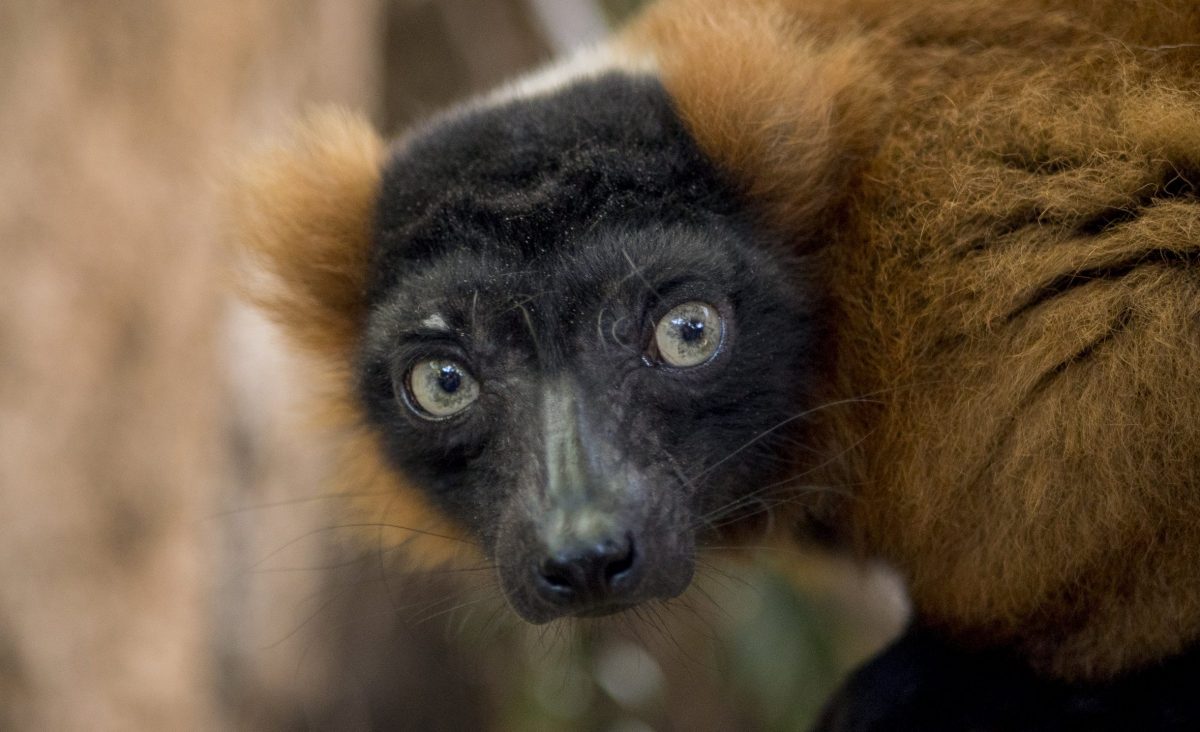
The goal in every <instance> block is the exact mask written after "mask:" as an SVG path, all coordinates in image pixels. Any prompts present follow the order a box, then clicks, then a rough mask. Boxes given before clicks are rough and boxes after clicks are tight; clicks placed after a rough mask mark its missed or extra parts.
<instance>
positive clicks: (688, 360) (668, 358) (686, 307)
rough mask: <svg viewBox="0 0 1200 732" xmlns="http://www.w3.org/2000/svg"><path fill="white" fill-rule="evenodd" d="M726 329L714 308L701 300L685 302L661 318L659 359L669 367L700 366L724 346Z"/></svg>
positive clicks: (656, 333) (657, 340) (656, 342)
mask: <svg viewBox="0 0 1200 732" xmlns="http://www.w3.org/2000/svg"><path fill="white" fill-rule="evenodd" d="M724 330H725V326H724V323H722V321H721V316H720V314H719V313H718V312H717V309H716V308H715V307H713V306H712V305H709V304H708V303H705V302H700V301H698V300H694V301H691V302H685V303H683V304H682V305H677V306H675V307H674V308H672V309H671V311H670V312H668V313H667V314H666V315H664V316H663V317H662V320H659V321H658V325H657V326H655V328H654V347H655V350H656V351H657V352H658V353H657V355H658V357H659V359H661V360H662V361H663V362H665V363H667V364H668V365H670V366H675V367H677V368H689V367H692V366H699V365H700V364H702V363H705V362H706V361H708V360H709V359H711V358H712V357H713V356H714V355H715V354H716V352H717V349H718V348H720V347H721V339H722V336H723V335H724Z"/></svg>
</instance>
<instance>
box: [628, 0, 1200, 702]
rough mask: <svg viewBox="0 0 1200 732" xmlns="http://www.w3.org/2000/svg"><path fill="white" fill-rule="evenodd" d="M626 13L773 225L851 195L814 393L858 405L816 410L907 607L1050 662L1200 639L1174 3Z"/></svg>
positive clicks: (763, 5) (862, 525)
mask: <svg viewBox="0 0 1200 732" xmlns="http://www.w3.org/2000/svg"><path fill="white" fill-rule="evenodd" d="M642 23H643V25H642V26H641V27H636V28H635V30H634V34H635V37H642V38H649V39H650V40H649V43H650V44H651V45H652V46H653V45H658V46H659V47H660V48H664V49H666V50H660V51H659V54H660V56H661V57H665V61H664V62H663V67H664V79H665V81H666V83H667V86H668V89H669V90H670V91H671V93H672V95H673V96H674V98H675V99H676V100H677V103H678V104H679V106H680V109H681V112H682V114H683V116H684V118H685V119H686V120H687V122H688V124H689V125H690V127H691V129H692V131H693V133H694V134H695V135H696V137H697V139H698V140H699V141H700V143H701V145H702V146H704V147H705V149H706V150H707V151H708V152H709V153H710V154H711V155H712V156H713V157H714V158H715V159H717V160H719V161H721V162H723V163H724V164H725V165H726V166H728V167H729V168H730V169H731V170H732V171H733V172H734V174H735V175H737V176H740V177H741V178H742V179H743V180H745V181H746V188H747V190H748V191H749V192H750V194H751V196H752V197H754V198H755V199H756V200H757V201H758V202H760V203H761V204H762V205H764V206H765V207H767V209H768V215H769V217H770V218H772V219H774V220H776V221H783V222H786V225H787V226H788V227H789V231H790V232H792V233H793V234H795V235H797V236H803V235H804V232H805V230H810V231H811V230H816V231H826V229H824V228H823V227H824V221H823V220H822V216H821V215H820V214H817V215H814V210H813V209H814V208H817V209H819V208H820V207H823V206H826V205H827V204H828V202H829V201H830V200H831V199H833V198H835V197H836V196H839V195H848V196H850V211H849V215H848V217H847V220H846V221H845V222H844V224H843V225H842V226H840V227H838V228H837V229H836V230H835V231H834V232H833V233H832V235H831V237H830V246H829V247H827V248H826V250H825V251H824V255H825V259H826V266H827V267H828V278H829V280H830V281H831V282H832V283H833V285H834V289H835V295H836V300H837V302H838V304H839V305H840V307H841V310H842V316H843V317H842V319H841V320H840V322H839V324H838V329H839V332H838V336H837V342H838V346H839V349H840V354H839V367H838V375H839V390H838V391H836V392H835V393H834V394H833V395H831V396H832V398H833V399H850V398H853V397H855V396H857V395H863V394H873V395H875V398H874V399H873V400H872V403H870V404H861V405H858V406H856V407H853V408H839V409H835V410H831V411H830V416H829V419H828V423H827V424H826V425H825V427H826V431H827V434H828V436H829V446H828V448H827V450H826V454H841V453H842V452H844V451H847V450H849V451H850V452H849V453H848V454H847V457H846V458H845V459H844V460H842V461H841V464H840V465H839V466H838V468H839V470H838V471H837V472H833V471H831V472H830V475H829V479H830V480H831V481H845V482H848V483H851V484H855V485H860V486H861V487H860V488H859V489H858V490H857V495H856V497H855V500H854V501H853V502H848V503H847V504H846V505H845V506H843V507H841V512H840V514H839V515H838V520H839V521H840V522H841V523H842V524H843V525H845V526H847V527H849V528H850V531H851V533H852V534H853V538H854V540H855V541H856V543H857V545H858V548H859V550H860V551H861V552H862V553H864V554H869V555H882V556H884V557H886V558H887V559H889V560H890V561H891V562H893V563H894V564H895V565H896V566H897V567H898V568H899V569H900V571H901V572H902V573H904V574H905V575H906V577H907V578H908V580H909V584H910V588H911V591H912V595H913V599H914V603H915V605H916V607H917V609H918V611H919V612H921V613H922V614H923V615H924V616H925V617H926V618H927V619H929V620H930V621H931V622H933V623H935V624H937V625H939V626H941V627H942V628H943V629H944V630H946V631H948V632H951V633H954V634H957V635H959V636H960V637H962V638H964V639H966V640H970V641H974V642H980V643H1007V644H1017V645H1019V646H1021V647H1022V648H1024V649H1025V650H1026V652H1027V654H1028V655H1029V657H1030V658H1031V660H1032V661H1033V662H1034V663H1035V664H1037V665H1038V666H1039V667H1041V668H1043V669H1044V670H1046V671H1048V672H1051V673H1054V674H1057V675H1060V676H1065V677H1070V678H1100V677H1105V676H1108V675H1111V674H1112V673H1114V672H1116V671H1119V670H1121V669H1124V668H1129V667H1131V666H1136V665H1140V664H1145V663H1147V662H1149V661H1152V660H1153V659H1155V658H1159V657H1162V656H1165V655H1168V654H1171V653H1173V652H1177V651H1178V650H1180V649H1181V648H1182V647H1183V646H1184V645H1185V644H1186V643H1190V642H1194V641H1196V640H1197V639H1198V638H1200V571H1197V570H1196V568H1197V567H1200V205H1198V201H1197V196H1196V186H1198V185H1200V165H1198V164H1197V162H1198V160H1200V96H1198V94H1200V80H1198V78H1197V76H1196V74H1195V72H1194V69H1195V68H1196V61H1197V58H1200V51H1198V50H1197V48H1196V46H1195V45H1194V44H1195V42H1196V41H1200V10H1197V8H1196V6H1195V5H1194V4H1191V3H1184V2H1174V3H1155V4H1150V3H1115V2H1088V1H1085V0H1081V1H1080V2H1074V3H1073V2H1065V1H1064V2H1041V1H1036V2H1035V1H1030V2H1016V3H984V2H973V1H970V0H961V1H957V2H953V1H951V2H941V3H933V2H930V3H920V4H903V3H892V2H873V1H872V0H860V1H858V2H850V1H842V0H829V1H827V2H807V3H801V2H771V1H769V0H764V1H761V2H748V3H737V4H733V3H727V4H716V3H709V4H704V3H696V2H688V0H680V1H679V2H665V3H662V4H660V5H659V6H658V7H657V8H655V9H654V10H653V11H652V12H651V13H650V14H648V15H647V16H646V17H644V18H643V20H642ZM1189 40H1190V41H1191V42H1192V45H1190V46H1189V45H1183V46H1178V45H1176V44H1181V43H1186V42H1187V41H1189ZM843 54H845V55H843ZM794 63H800V64H802V65H804V68H801V69H799V70H793V69H794V67H792V66H789V64H794ZM697 70H702V73H694V72H696V71H697ZM881 79H883V80H884V81H883V83H884V84H887V85H888V86H889V87H890V89H891V91H890V93H889V94H888V97H887V106H882V105H880V106H879V107H878V109H879V110H880V111H882V112H883V113H885V114H886V115H887V117H888V121H889V123H890V130H889V131H888V132H887V133H886V134H883V135H882V136H879V137H878V138H877V144H878V145H879V148H878V149H877V151H876V153H875V155H874V157H873V159H872V160H871V162H870V163H869V164H868V165H866V166H865V167H864V169H863V170H862V174H861V177H860V178H858V179H857V182H856V181H855V180H854V179H850V181H849V182H850V184H851V185H850V188H849V189H848V190H845V191H828V190H825V189H824V187H825V186H827V185H829V183H830V181H839V180H844V179H843V178H840V177H839V174H838V172H837V171H831V170H829V167H830V166H835V165H838V164H839V163H841V164H844V161H845V160H847V159H853V158H854V157H855V156H856V154H857V151H858V150H861V149H863V145H862V144H861V143H859V144H856V143H855V140H856V135H859V136H860V137H858V138H857V139H876V138H872V137H871V136H872V135H873V134H874V131H875V130H877V129H878V128H879V124H878V121H877V120H876V119H875V118H874V117H873V116H872V115H871V114H870V112H871V101H870V100H872V99H873V96H872V94H873V93H874V90H875V89H877V88H879V85H880V83H881V82H880V80H881ZM864 89H865V90H867V91H866V92H865V93H864V92H862V91H861V90H864ZM856 95H862V96H859V99H857V100H856V99H855V97H856ZM841 100H849V101H841ZM860 100H863V101H860ZM788 110H792V111H793V112H794V113H795V114H796V115H798V116H799V115H807V116H808V118H807V119H800V120H795V121H791V122H788V121H787V120H786V118H787V115H788ZM839 110H849V111H839ZM789 125H790V126H789ZM842 125H858V126H859V129H858V130H855V129H850V130H847V129H839V126H842ZM864 133H865V136H864ZM760 177H761V179H760ZM777 186H778V187H777ZM814 189H815V190H814ZM789 191H791V192H793V193H794V195H795V196H796V198H794V199H792V200H788V193H789ZM1125 270H1130V271H1129V272H1128V274H1127V275H1126V276H1123V277H1121V276H1117V275H1115V274H1113V275H1110V276H1106V272H1107V273H1111V272H1113V271H1118V272H1119V273H1122V274H1123V273H1124V272H1125ZM1073 274H1078V275H1080V276H1081V277H1083V278H1088V277H1091V278H1093V279H1094V280H1095V281H1094V282H1084V281H1083V280H1079V281H1076V280H1072V279H1071V276H1072V275H1073ZM1054 287H1061V288H1063V289H1064V290H1065V291H1064V292H1063V294H1061V296H1059V297H1054V296H1053V295H1054V292H1053V288H1054ZM1039 298H1041V300H1044V302H1043V301H1041V300H1039Z"/></svg>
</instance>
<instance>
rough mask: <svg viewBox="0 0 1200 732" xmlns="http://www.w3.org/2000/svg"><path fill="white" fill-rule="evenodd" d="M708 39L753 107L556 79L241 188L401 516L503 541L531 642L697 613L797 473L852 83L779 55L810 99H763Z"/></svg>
mask: <svg viewBox="0 0 1200 732" xmlns="http://www.w3.org/2000/svg"><path fill="white" fill-rule="evenodd" d="M737 17H738V19H739V20H740V21H744V20H745V18H746V17H747V14H746V13H740V14H738V16H737ZM651 20H653V16H651ZM780 27H781V26H780V25H779V24H778V23H776V22H774V21H773V20H772V19H771V18H765V19H762V29H763V33H776V34H778V33H779V30H778V29H779V28H780ZM645 28H650V29H651V30H653V23H651V22H648V21H647V22H646V23H645V24H644V25H643V29H645ZM704 28H708V26H707V25H705V26H704ZM675 30H678V29H675ZM753 30H754V29H750V31H753ZM644 32H645V31H644ZM657 32H660V33H671V32H674V30H672V27H669V26H664V27H663V28H660V29H658V31H657ZM757 35H758V36H759V37H760V38H762V39H763V41H764V42H766V41H769V40H770V38H768V37H767V36H765V35H762V34H757ZM698 40H699V41H700V42H698V44H697V45H696V46H695V48H694V51H695V53H696V54H697V55H696V57H695V58H693V59H691V60H689V59H687V58H685V57H684V56H686V54H684V56H680V55H678V54H677V56H676V57H675V59H674V60H675V62H677V63H679V64H682V65H683V66H686V67H688V68H692V69H697V73H701V74H708V78H710V79H711V84H716V85H718V86H720V85H722V84H724V85H726V86H728V87H729V88H728V89H726V90H725V92H729V93H725V92H721V90H720V89H717V90H716V92H717V93H714V89H712V88H709V89H707V90H704V91H703V92H699V91H695V90H693V91H689V90H688V88H687V85H686V84H682V85H681V84H678V83H676V84H675V87H676V88H674V89H672V88H671V79H672V78H673V76H672V72H671V69H670V66H669V65H667V66H663V65H658V66H655V68H654V69H653V70H652V71H647V70H646V68H643V67H639V68H635V69H632V70H631V69H629V68H622V67H621V64H616V65H615V68H613V69H609V70H601V71H597V70H596V69H594V68H591V69H585V70H584V71H585V73H583V74H580V75H578V76H576V77H575V78H573V79H567V81H566V82H565V83H564V82H562V80H561V79H557V78H556V77H555V76H554V75H553V74H552V75H551V76H549V77H542V78H540V79H535V80H534V81H532V82H526V83H524V84H518V85H517V86H515V87H513V88H512V89H510V90H509V92H508V93H504V94H499V95H494V96H492V97H489V98H487V99H485V100H484V101H482V102H474V103H471V104H468V105H466V106H464V107H463V108H460V109H458V110H454V111H451V112H450V113H448V114H446V115H443V116H441V117H439V118H437V119H435V120H434V121H433V122H431V123H428V124H426V125H425V126H423V127H422V128H420V129H418V130H416V131H414V132H412V133H410V134H408V135H407V136H406V137H405V138H403V139H402V141H401V142H399V143H398V144H396V145H395V146H393V147H392V148H391V149H390V150H389V151H387V152H384V147H383V146H382V144H381V143H380V142H379V140H378V138H376V137H375V136H374V133H373V132H371V131H370V130H369V128H367V127H366V126H365V124H363V123H359V122H355V121H352V120H349V121H348V120H347V119H346V118H343V117H338V116H337V115H333V116H325V117H320V118H318V119H317V120H316V121H314V122H311V123H310V124H309V126H308V127H307V128H305V129H303V130H302V131H301V133H300V135H299V136H298V138H297V142H296V144H295V145H293V146H292V147H291V148H285V149H283V150H281V151H277V152H275V153H272V154H269V155H268V156H266V158H264V159H262V160H260V161H259V162H257V163H255V165H253V166H251V168H250V174H249V175H248V176H247V177H246V178H245V180H244V182H243V184H242V186H241V191H240V192H239V198H240V200H241V202H240V204H239V205H240V216H239V219H240V224H239V225H240V228H241V232H240V236H241V238H242V240H243V241H245V242H247V243H248V244H249V245H250V247H249V248H250V249H251V251H253V252H255V253H257V254H259V255H260V256H261V258H262V259H263V260H264V261H265V263H266V265H267V270H268V272H270V273H272V274H274V275H275V278H276V280H277V282H276V284H277V285H278V288H277V289H276V290H271V291H269V292H268V293H267V294H266V295H260V299H261V300H264V301H265V304H266V305H267V307H268V309H269V310H270V311H272V312H273V313H274V314H275V315H276V317H277V318H278V319H279V320H280V321H281V322H282V323H283V324H284V326H285V329H286V330H287V332H289V333H290V334H291V335H292V337H293V339H294V340H295V341H296V342H298V343H299V345H301V346H302V347H305V348H307V349H308V350H309V351H310V352H314V353H315V354H317V355H318V356H319V357H321V358H322V359H324V361H325V363H326V364H327V365H330V366H332V367H333V370H334V372H335V373H336V374H338V375H339V379H340V383H341V384H342V385H343V387H342V388H343V389H344V390H345V392H346V393H347V394H348V395H349V397H348V398H346V399H344V401H345V404H346V406H348V409H347V410H346V411H348V412H349V413H351V414H353V415H357V418H358V419H359V421H360V422H361V424H362V425H364V426H365V429H366V431H367V432H368V433H369V435H370V436H371V439H369V440H366V441H365V442H364V441H359V442H357V443H356V445H357V446H356V447H355V448H354V449H356V450H358V451H359V452H360V453H361V452H376V453H378V456H379V457H380V462H381V463H382V466H381V469H382V471H383V472H384V473H386V474H387V475H390V476H394V477H395V481H394V486H393V487H394V491H395V497H396V500H397V501H400V502H402V503H403V504H404V506H405V507H406V508H402V509H400V510H407V511H409V512H410V513H413V514H414V515H415V514H418V513H419V514H420V516H417V517H414V516H406V517H405V518H406V521H405V522H404V523H408V524H416V523H420V522H421V521H423V520H426V519H429V520H434V521H437V522H438V525H439V527H442V526H444V527H447V528H446V529H445V530H447V531H455V532H459V533H460V535H461V536H463V537H464V538H466V539H467V541H469V542H471V543H473V544H476V545H478V546H479V547H480V548H481V549H482V551H483V552H484V553H485V554H486V555H488V558H489V559H490V560H491V561H492V562H493V563H494V564H495V565H496V566H497V567H498V568H499V569H498V572H499V579H500V584H501V586H502V587H503V589H504V592H505V593H506V595H507V597H508V599H509V600H510V602H511V604H512V606H513V607H514V608H515V609H516V611H517V612H518V613H519V614H520V615H522V616H523V617H525V618H526V619H528V620H530V621H532V622H545V621H548V620H551V619H553V618H556V617H560V616H564V615H595V614H603V613H607V612H611V611H615V610H618V609H621V608H624V607H628V606H631V605H634V604H637V603H639V602H643V601H647V600H653V599H664V598H670V597H673V596H675V595H677V594H679V593H680V592H682V591H683V590H684V589H685V588H686V587H687V585H688V584H689V582H690V580H691V577H692V574H693V567H694V562H695V559H694V553H695V547H696V546H697V544H698V542H703V541H705V540H707V539H709V538H711V537H713V536H715V535H717V534H719V533H720V532H721V529H722V527H724V526H725V525H726V524H728V523H731V522H738V521H742V520H749V519H747V517H748V516H754V515H757V516H760V517H761V516H762V513H763V508H764V507H769V506H770V505H771V503H772V502H774V501H777V500H779V498H780V497H781V496H782V495H784V491H785V490H786V488H787V485H788V484H787V481H789V480H795V479H796V476H797V475H798V473H796V472H795V463H796V456H797V455H798V454H803V453H804V444H805V443H804V427H805V422H806V419H805V417H804V415H805V413H806V410H807V409H808V408H809V407H811V406H812V401H813V393H814V389H815V388H816V385H817V384H818V382H819V374H820V372H821V370H822V363H823V361H824V360H826V358H827V357H826V354H825V349H826V344H825V343H824V341H823V339H822V338H821V330H822V328H821V324H822V322H824V318H823V315H822V313H821V307H822V306H821V302H822V297H821V294H820V291H819V288H818V287H817V286H816V284H815V280H816V278H815V277H814V275H813V273H812V271H811V267H810V262H809V261H808V259H807V257H806V256H805V253H806V252H808V251H811V248H812V245H813V243H814V242H815V241H816V240H818V239H819V238H820V237H821V236H822V230H821V224H820V223H819V221H818V218H819V216H818V214H820V215H823V214H824V212H825V211H826V210H827V209H828V208H829V207H830V201H831V200H832V199H833V196H832V195H831V193H830V191H831V189H832V187H833V181H834V180H835V179H836V178H837V177H838V176H839V175H840V173H839V168H840V167H845V166H843V165H842V164H841V162H840V161H841V157H840V156H841V155H842V153H843V152H844V151H843V150H841V148H839V147H838V146H837V145H836V144H834V143H835V141H834V139H833V136H832V133H831V130H832V129H833V123H834V122H836V119H835V118H836V115H837V114H839V113H840V111H839V110H840V107H838V104H837V103H836V97H837V96H838V94H839V93H840V91H839V90H841V89H842V88H843V87H847V86H848V82H845V80H843V82H845V83H842V85H841V86H839V85H838V84H837V83H833V82H831V81H830V79H833V78H839V77H837V74H836V73H835V74H828V73H825V74H824V75H823V76H821V75H819V74H818V72H817V71H815V70H813V69H819V68H821V67H820V66H819V65H817V66H813V69H810V68H809V66H812V64H809V63H808V62H809V61H811V58H809V57H806V56H805V54H804V53H801V52H800V51H798V50H797V48H796V46H795V44H794V42H793V40H792V39H789V38H778V37H777V38H774V41H773V42H774V43H775V45H776V49H775V50H776V54H775V56H771V57H770V58H769V60H770V61H771V62H772V63H774V62H776V61H779V63H786V64H793V65H794V66H795V68H792V69H790V70H789V71H788V73H787V74H770V73H768V75H767V77H766V78H775V77H778V78H780V79H782V80H785V82H784V83H785V84H786V85H787V89H783V90H779V89H775V90H770V89H760V90H759V91H760V92H761V93H760V94H759V96H758V97H754V96H753V95H751V96H750V97H746V96H745V95H742V96H740V97H739V96H738V95H737V94H734V93H732V92H734V91H737V90H741V87H740V86H739V79H738V77H737V75H736V74H734V75H733V76H729V75H727V74H726V75H724V76H723V75H722V71H723V70H722V69H721V68H720V67H719V64H720V59H719V58H716V59H714V58H709V55H710V52H711V51H712V49H713V48H716V47H719V45H720V42H721V41H720V36H719V35H718V36H717V37H715V38H712V39H710V41H709V42H705V41H703V40H702V39H698ZM685 50H686V49H685ZM681 53H682V52H681ZM814 53H815V52H814ZM822 53H824V52H822ZM835 55H836V54H835ZM810 56H811V54H810ZM780 59H784V60H782V61H780ZM714 64H717V66H714ZM568 68H570V67H568ZM706 68H709V71H706V70H705V69H706ZM760 71H762V69H760ZM765 71H766V72H770V71H771V69H766V70H765ZM710 72H711V73H710ZM843 76H845V75H843ZM805 79H809V80H810V81H811V83H809V82H806V81H805ZM797 80H799V81H797ZM743 81H744V79H743ZM551 82H553V83H551ZM798 84H799V85H801V86H802V87H803V89H802V92H803V93H802V94H801V95H800V96H799V97H797V98H796V99H790V98H789V97H788V94H790V93H792V92H795V91H797V90H800V89H801V86H797V85H798ZM689 99H690V100H693V101H694V100H697V99H700V100H703V104H702V105H699V106H698V105H696V104H693V103H691V102H689ZM780 105H784V107H785V108H784V109H781V108H780ZM806 111H807V112H811V113H812V114H807V113H806V114H799V113H803V112H806ZM810 118H811V119H810ZM705 119H707V120H708V121H707V122H705V121H704V120H705ZM779 145H782V146H783V147H782V148H779V147H778V146H779ZM801 149H803V150H805V151H807V152H806V153H804V154H803V155H798V153H799V152H800V151H801ZM739 159H742V160H743V162H745V165H744V166H742V167H741V168H739V167H738V165H737V160H739ZM797 159H799V160H800V162H797ZM832 161H838V162H837V163H836V164H834V162H832ZM747 166H750V167H751V168H753V171H752V172H750V173H748V170H749V169H748V168H747ZM772 166H774V167H772ZM785 189H786V190H785ZM764 200H765V201H771V200H777V201H782V202H783V203H782V205H781V206H777V207H775V209H774V210H768V209H769V207H765V206H763V205H760V204H762V202H763V201H764ZM780 212H782V214H781V213H780ZM789 217H790V218H791V219H793V220H790V221H789V220H782V221H781V218H782V219H787V218H789ZM798 220H804V221H805V223H806V226H804V227H799V226H796V221H798ZM797 446H799V447H797ZM789 470H791V471H792V472H790V473H789V472H788V471H789ZM780 486H783V487H782V488H781V487H780ZM392 506H393V504H391V503H389V507H392ZM419 528H420V527H419ZM425 528H428V527H427V526H426V527H425Z"/></svg>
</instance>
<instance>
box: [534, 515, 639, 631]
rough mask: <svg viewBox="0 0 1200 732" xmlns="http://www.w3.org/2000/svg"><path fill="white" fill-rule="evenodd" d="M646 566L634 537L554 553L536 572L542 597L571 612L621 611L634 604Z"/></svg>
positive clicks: (607, 540)
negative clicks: (634, 596) (622, 608)
mask: <svg viewBox="0 0 1200 732" xmlns="http://www.w3.org/2000/svg"><path fill="white" fill-rule="evenodd" d="M641 569H642V562H641V557H640V556H639V554H638V550H637V545H636V543H635V541H634V538H633V536H632V535H629V534H626V535H625V536H623V537H621V538H620V539H611V538H610V539H604V540H602V541H599V542H596V543H592V544H588V545H583V546H577V547H572V548H570V549H567V550H560V551H557V552H554V553H553V554H551V555H550V556H548V557H546V558H544V559H543V560H542V561H541V562H540V563H539V564H537V566H536V567H535V568H534V571H533V573H532V574H533V582H534V584H535V586H536V588H537V593H538V596H539V597H541V598H542V599H543V600H546V601H547V602H549V603H552V604H554V605H558V606H560V607H562V608H563V609H566V610H568V611H570V612H574V613H580V612H584V613H586V612H588V611H589V610H595V611H600V612H603V611H605V610H606V609H614V610H615V609H618V608H620V607H623V606H625V605H627V604H629V603H630V602H631V601H632V600H633V597H632V596H633V594H634V593H635V591H636V590H637V588H638V586H639V584H640V583H641V578H642V571H641Z"/></svg>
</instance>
